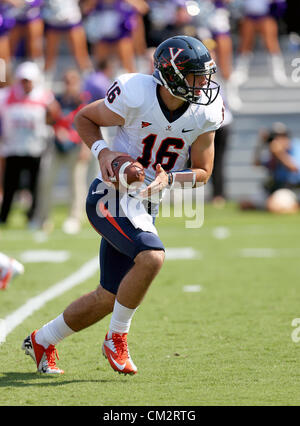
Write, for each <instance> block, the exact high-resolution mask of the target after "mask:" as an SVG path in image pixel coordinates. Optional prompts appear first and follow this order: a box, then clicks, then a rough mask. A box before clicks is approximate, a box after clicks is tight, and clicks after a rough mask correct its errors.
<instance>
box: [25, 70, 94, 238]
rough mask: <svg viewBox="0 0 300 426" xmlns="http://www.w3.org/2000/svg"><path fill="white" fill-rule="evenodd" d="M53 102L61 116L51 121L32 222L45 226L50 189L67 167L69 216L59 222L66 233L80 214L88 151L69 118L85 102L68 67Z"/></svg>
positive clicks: (78, 81) (76, 226)
mask: <svg viewBox="0 0 300 426" xmlns="http://www.w3.org/2000/svg"><path fill="white" fill-rule="evenodd" d="M57 101H58V103H59V104H60V107H61V116H60V117H59V118H58V119H57V121H56V123H55V124H54V133H55V137H54V143H53V145H52V146H51V149H50V152H48V155H47V156H45V159H44V162H43V168H42V176H41V179H40V185H39V191H38V194H39V196H38V208H37V214H36V215H35V217H34V221H33V225H34V227H37V228H42V227H45V225H46V224H47V223H48V221H49V216H50V214H51V208H52V198H53V188H54V184H55V183H56V182H55V181H56V178H57V177H58V176H59V171H61V170H62V169H63V170H67V173H68V175H67V178H68V188H69V191H68V194H69V196H70V200H69V203H70V210H69V216H68V218H67V219H66V221H65V222H64V224H63V230H64V231H65V232H67V233H72V234H73V233H74V234H75V233H77V232H78V231H79V230H80V222H81V220H82V217H83V213H84V206H85V195H86V191H87V182H86V181H87V168H88V161H89V159H90V151H89V150H88V149H87V147H86V146H85V145H84V144H82V143H81V139H80V137H79V135H78V133H77V132H76V130H75V128H74V125H73V121H74V116H75V115H76V113H77V112H78V111H79V109H80V108H82V107H83V106H84V104H85V98H84V96H83V93H82V90H81V79H80V75H79V73H78V72H77V71H76V70H69V71H67V72H66V73H65V75H64V90H63V93H62V94H61V95H60V96H57Z"/></svg>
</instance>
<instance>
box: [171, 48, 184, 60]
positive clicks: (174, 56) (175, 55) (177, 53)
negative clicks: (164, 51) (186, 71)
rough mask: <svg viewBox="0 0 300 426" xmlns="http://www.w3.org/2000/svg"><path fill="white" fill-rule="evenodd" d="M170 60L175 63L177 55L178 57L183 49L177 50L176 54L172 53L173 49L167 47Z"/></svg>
mask: <svg viewBox="0 0 300 426" xmlns="http://www.w3.org/2000/svg"><path fill="white" fill-rule="evenodd" d="M169 50H170V55H171V59H172V60H173V61H175V59H176V58H177V56H178V55H180V53H181V52H183V51H184V49H177V52H176V53H174V47H169Z"/></svg>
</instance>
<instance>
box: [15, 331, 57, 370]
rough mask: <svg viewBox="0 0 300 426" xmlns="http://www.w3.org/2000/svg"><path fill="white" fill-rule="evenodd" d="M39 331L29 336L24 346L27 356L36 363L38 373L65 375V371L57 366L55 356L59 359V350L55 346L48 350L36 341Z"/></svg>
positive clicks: (49, 347)
mask: <svg viewBox="0 0 300 426" xmlns="http://www.w3.org/2000/svg"><path fill="white" fill-rule="evenodd" d="M36 333H37V330H35V331H34V332H33V333H31V335H30V336H28V337H27V338H26V339H25V340H24V342H23V344H22V349H23V350H24V351H25V354H26V355H30V356H31V358H32V359H33V361H34V362H35V363H36V366H37V371H38V372H39V373H44V374H63V373H64V371H63V370H61V369H59V368H58V367H57V366H56V362H55V356H56V357H57V359H59V358H58V353H57V349H56V348H55V346H53V345H50V346H48V348H47V349H45V348H44V346H42V345H39V344H38V343H37V342H36V340H35V335H36Z"/></svg>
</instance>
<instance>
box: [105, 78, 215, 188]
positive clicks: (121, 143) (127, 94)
mask: <svg viewBox="0 0 300 426" xmlns="http://www.w3.org/2000/svg"><path fill="white" fill-rule="evenodd" d="M159 87H160V86H159V85H158V84H157V81H156V79H155V78H153V76H150V75H144V74H125V75H122V76H120V77H119V79H118V80H117V81H116V82H115V83H114V84H113V86H112V87H111V88H110V89H109V90H108V94H107V96H106V98H105V106H106V107H107V108H108V109H110V110H111V111H113V112H115V113H116V114H118V115H119V116H121V117H123V119H124V125H122V126H120V127H119V128H118V132H117V135H116V136H115V138H114V141H113V144H112V149H113V150H114V151H120V152H126V153H128V154H130V155H131V156H132V157H133V158H137V159H138V161H139V162H140V163H141V164H142V165H143V166H144V167H145V174H146V180H147V181H148V182H151V181H153V180H154V179H155V177H156V165H157V164H161V166H162V167H163V169H164V170H165V171H166V172H170V171H177V170H182V169H184V168H185V167H186V163H187V161H188V157H189V150H190V147H191V146H192V144H193V143H194V142H195V141H196V139H197V138H198V136H200V135H202V134H203V133H207V132H213V131H215V130H217V129H218V128H219V126H220V125H221V123H222V121H223V101H222V98H221V96H220V95H218V96H217V98H216V100H215V102H213V103H212V104H210V105H208V106H204V105H197V104H191V105H189V104H188V105H185V104H184V105H183V109H182V114H181V115H180V116H179V117H178V118H177V119H175V120H172V117H171V115H170V116H169V117H168V116H166V115H168V114H164V105H163V101H162V99H161V97H160V94H159ZM187 106H188V108H186V107H187ZM184 110H185V111H184ZM174 118H176V115H175V117H174ZM99 178H100V179H101V178H102V175H101V173H100V174H99Z"/></svg>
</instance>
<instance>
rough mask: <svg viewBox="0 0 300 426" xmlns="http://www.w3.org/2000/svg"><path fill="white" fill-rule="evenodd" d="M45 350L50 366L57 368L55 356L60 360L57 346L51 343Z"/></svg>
mask: <svg viewBox="0 0 300 426" xmlns="http://www.w3.org/2000/svg"><path fill="white" fill-rule="evenodd" d="M45 352H46V356H47V362H48V367H50V368H53V369H57V366H56V362H55V356H56V358H57V359H58V360H59V356H58V352H57V349H56V348H55V346H53V345H50V346H49V347H48V348H47V349H46V351H45Z"/></svg>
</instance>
